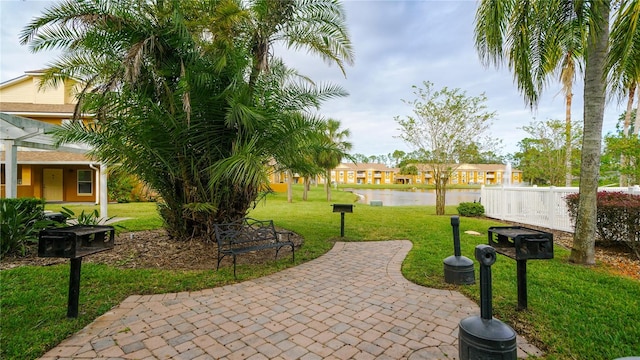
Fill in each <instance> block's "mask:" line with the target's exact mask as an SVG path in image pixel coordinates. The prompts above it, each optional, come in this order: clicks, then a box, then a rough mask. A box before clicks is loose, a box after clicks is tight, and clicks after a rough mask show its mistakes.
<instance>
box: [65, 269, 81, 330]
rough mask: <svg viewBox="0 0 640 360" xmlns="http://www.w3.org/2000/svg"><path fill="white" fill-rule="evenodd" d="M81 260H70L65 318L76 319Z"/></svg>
mask: <svg viewBox="0 0 640 360" xmlns="http://www.w3.org/2000/svg"><path fill="white" fill-rule="evenodd" d="M81 268H82V258H81V257H78V258H72V259H71V271H70V272H69V300H68V301H67V317H68V318H77V317H78V304H79V303H80V271H81Z"/></svg>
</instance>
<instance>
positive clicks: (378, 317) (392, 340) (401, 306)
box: [42, 241, 541, 360]
mask: <svg viewBox="0 0 640 360" xmlns="http://www.w3.org/2000/svg"><path fill="white" fill-rule="evenodd" d="M410 249H411V242H409V241H377V242H358V243H336V244H335V246H334V247H333V249H332V250H331V251H330V252H329V253H327V254H325V255H324V256H322V257H320V258H318V259H316V260H313V261H311V262H307V263H304V264H301V265H299V266H296V267H294V268H290V269H287V270H284V271H281V272H279V273H276V274H273V275H269V276H265V277H263V278H258V279H255V280H251V281H245V282H241V283H238V284H234V285H228V286H224V287H220V288H215V289H208V290H203V291H195V292H191V293H187V292H184V293H176V294H161V295H147V296H130V297H129V298H127V299H126V300H125V301H124V302H123V303H121V304H120V305H119V306H118V307H116V308H114V309H112V310H111V311H109V312H108V313H106V314H104V315H102V316H100V317H99V318H97V319H96V320H95V321H94V322H93V323H91V324H90V325H88V326H87V327H86V328H85V329H83V330H81V331H80V332H78V333H77V334H75V335H73V336H72V337H71V338H69V339H67V340H65V341H63V342H62V343H61V344H60V345H58V346H57V347H56V348H54V349H52V350H51V351H49V352H48V353H46V354H45V355H44V357H42V359H46V360H49V359H189V360H191V359H457V358H458V348H457V343H458V330H457V328H458V323H459V322H460V320H461V319H463V318H466V317H468V316H471V315H478V314H479V313H480V309H479V307H478V306H477V305H476V304H475V303H474V302H472V301H471V300H469V299H467V298H466V297H464V296H463V295H461V294H460V293H458V292H455V291H447V290H435V289H429V288H425V287H422V286H419V285H416V284H413V283H411V282H409V281H407V280H406V279H405V278H404V277H402V275H401V273H400V266H401V264H402V261H403V259H404V258H405V256H406V255H407V253H408V252H409V250H410ZM517 342H518V357H520V358H526V357H527V356H528V355H537V356H539V355H541V352H540V351H539V350H538V349H537V348H536V347H534V346H532V345H530V344H528V343H527V342H526V341H525V340H524V339H523V338H522V337H520V336H518V338H517Z"/></svg>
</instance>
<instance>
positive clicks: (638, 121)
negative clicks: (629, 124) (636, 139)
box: [633, 91, 640, 135]
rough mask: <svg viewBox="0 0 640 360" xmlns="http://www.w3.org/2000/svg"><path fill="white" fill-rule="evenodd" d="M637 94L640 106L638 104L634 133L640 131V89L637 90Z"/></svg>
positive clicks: (636, 133)
mask: <svg viewBox="0 0 640 360" xmlns="http://www.w3.org/2000/svg"><path fill="white" fill-rule="evenodd" d="M636 94H637V96H638V106H636V121H635V122H634V125H633V135H638V134H639V133H640V91H637V92H636Z"/></svg>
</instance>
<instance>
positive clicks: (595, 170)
mask: <svg viewBox="0 0 640 360" xmlns="http://www.w3.org/2000/svg"><path fill="white" fill-rule="evenodd" d="M590 6H592V9H593V11H594V13H595V16H594V17H593V18H592V19H591V20H592V24H591V27H590V29H589V30H590V37H589V39H588V41H587V51H586V61H585V74H584V136H583V141H582V163H581V165H580V190H579V191H580V198H579V203H578V213H577V219H576V227H575V233H574V234H573V248H572V249H571V256H570V258H569V260H570V261H573V262H577V263H581V264H588V265H593V264H595V245H594V244H595V237H596V220H597V217H596V215H597V193H598V178H599V174H600V148H601V145H602V122H603V118H604V105H605V60H606V57H607V43H608V41H609V6H610V1H609V0H594V1H593V2H592V3H591V5H590Z"/></svg>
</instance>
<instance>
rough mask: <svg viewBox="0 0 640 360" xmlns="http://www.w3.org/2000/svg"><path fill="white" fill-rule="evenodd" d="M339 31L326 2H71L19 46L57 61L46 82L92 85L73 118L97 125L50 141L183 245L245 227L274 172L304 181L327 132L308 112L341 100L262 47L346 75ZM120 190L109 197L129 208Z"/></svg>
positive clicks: (336, 12)
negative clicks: (141, 195) (88, 117)
mask: <svg viewBox="0 0 640 360" xmlns="http://www.w3.org/2000/svg"><path fill="white" fill-rule="evenodd" d="M283 4H284V5H283ZM294 4H295V5H296V6H294ZM245 5H246V6H247V8H244V6H245ZM290 12H294V13H295V14H291V13H290ZM294 15H295V16H294ZM323 15H331V16H323ZM107 19H108V20H107ZM342 19H343V18H342V9H341V6H340V5H339V3H336V2H331V1H323V0H313V1H304V2H294V1H290V2H286V3H281V2H279V1H275V2H274V1H268V2H263V1H255V2H254V1H249V2H236V1H212V2H210V1H143V2H140V1H136V0H121V1H106V0H96V1H69V2H62V3H58V4H56V5H54V6H53V7H51V8H50V9H48V10H46V11H45V12H44V13H43V15H42V16H40V17H39V18H37V19H34V20H33V21H32V22H31V23H30V24H29V25H27V27H25V29H24V30H23V32H22V34H21V41H22V42H23V43H25V44H27V43H28V44H29V45H30V46H31V48H32V50H35V51H38V50H42V49H50V48H58V49H60V50H62V55H61V57H60V58H59V59H58V60H57V61H56V62H54V63H53V64H52V65H51V67H50V68H49V70H48V71H47V73H46V74H45V81H46V82H53V83H55V82H56V81H60V80H61V79H67V78H73V79H80V80H82V82H84V83H86V88H85V89H84V91H82V92H81V93H80V94H79V99H80V102H79V104H80V106H81V108H79V109H78V110H80V111H82V112H84V113H91V114H95V116H94V120H95V124H90V125H86V124H82V123H80V122H77V123H73V124H71V125H68V126H65V127H64V129H62V130H61V131H59V132H57V133H56V134H55V135H56V137H57V141H58V142H59V143H68V142H83V143H85V144H88V145H90V146H91V147H92V148H93V149H94V150H93V153H92V154H91V155H92V156H94V157H95V158H96V159H99V160H100V161H101V162H103V163H105V164H107V165H109V166H110V167H111V166H113V165H115V164H120V165H121V166H122V168H124V169H126V172H127V173H129V174H131V175H135V176H136V177H137V179H139V180H140V181H142V182H144V183H145V184H147V185H148V186H149V187H150V188H151V189H152V190H153V191H154V193H155V194H157V195H158V198H159V199H160V200H161V202H162V203H161V204H160V214H161V216H162V217H163V221H164V223H165V225H166V229H167V230H168V232H169V233H170V234H171V236H173V237H175V238H178V239H186V238H190V237H198V236H205V237H208V236H210V235H211V229H212V228H213V226H212V225H213V224H214V223H219V222H229V221H233V220H235V219H239V218H242V217H244V216H245V215H246V214H247V212H248V211H249V209H250V208H251V207H252V206H254V205H255V203H256V201H258V200H259V199H260V197H261V196H262V194H263V191H264V190H268V173H267V171H268V165H269V164H270V163H272V162H273V161H274V160H275V162H277V163H278V164H280V165H283V164H284V166H285V167H287V169H291V168H293V167H294V166H295V167H296V170H302V169H299V168H298V167H299V166H300V163H301V161H300V159H305V158H309V156H306V155H309V152H310V150H311V149H314V150H316V148H317V147H321V146H320V145H318V146H310V143H312V142H313V141H314V140H315V139H316V138H317V137H318V136H317V134H318V133H319V130H318V129H320V128H321V125H322V123H323V120H322V119H320V118H318V117H315V116H314V115H312V110H314V109H318V108H319V107H320V104H321V103H322V101H324V100H327V99H330V98H332V97H336V96H344V95H345V94H346V92H345V91H344V90H342V89H341V88H340V87H338V86H331V85H316V84H314V83H312V82H311V81H310V80H309V79H307V78H304V77H302V76H300V75H298V74H297V73H296V72H295V71H293V70H290V69H287V68H286V67H285V66H284V64H283V63H282V61H279V60H278V59H277V58H272V55H273V54H272V52H271V48H270V47H271V46H272V43H273V42H274V41H276V40H278V39H288V40H290V41H291V42H290V43H289V45H290V46H293V47H296V48H306V49H308V50H313V52H314V53H319V54H320V55H321V56H323V57H324V58H325V59H327V60H330V61H332V62H334V63H336V64H337V65H338V66H339V67H340V68H341V69H342V68H343V63H346V64H348V63H350V62H351V58H352V54H351V45H350V41H349V39H348V36H347V33H346V31H341V30H344V29H345V28H346V25H344V22H343V21H342ZM292 22H293V23H295V24H292ZM285 25H291V26H285ZM286 31H290V33H289V34H282V32H286ZM203 34H206V35H207V36H203ZM286 35H289V36H288V37H287V36H286ZM267 65H268V66H267ZM267 69H268V70H269V71H266V70H267ZM320 150H321V149H320ZM276 170H280V169H276ZM303 173H305V172H303ZM121 185H122V186H119V189H118V190H122V191H121V192H120V191H119V192H118V193H117V194H114V196H115V199H116V200H127V199H128V197H127V194H126V190H127V184H126V183H123V184H121Z"/></svg>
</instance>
